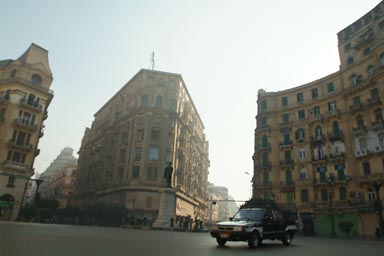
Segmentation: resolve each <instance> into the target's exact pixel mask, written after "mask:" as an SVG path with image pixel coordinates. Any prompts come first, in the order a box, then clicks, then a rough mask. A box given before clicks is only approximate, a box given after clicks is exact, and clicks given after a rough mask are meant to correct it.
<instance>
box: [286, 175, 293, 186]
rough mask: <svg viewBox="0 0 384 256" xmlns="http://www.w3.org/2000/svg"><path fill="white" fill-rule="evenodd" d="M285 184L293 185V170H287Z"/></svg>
mask: <svg viewBox="0 0 384 256" xmlns="http://www.w3.org/2000/svg"><path fill="white" fill-rule="evenodd" d="M285 185H288V186H290V185H293V181H292V171H286V172H285Z"/></svg>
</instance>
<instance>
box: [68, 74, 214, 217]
mask: <svg viewBox="0 0 384 256" xmlns="http://www.w3.org/2000/svg"><path fill="white" fill-rule="evenodd" d="M168 162H172V166H173V169H174V170H173V176H172V186H173V187H174V188H175V190H176V195H177V198H176V213H175V215H177V216H188V215H190V216H191V217H192V218H195V217H196V218H199V219H206V218H207V202H206V199H207V187H208V167H209V159H208V141H207V140H206V137H205V134H204V125H203V122H202V120H201V119H200V116H199V113H198V112H197V109H196V107H195V105H194V103H193V101H192V98H191V96H190V94H189V92H188V90H187V87H186V85H185V83H184V81H183V79H182V77H181V75H179V74H173V73H167V72H160V71H153V70H144V69H143V70H140V71H139V72H138V73H137V74H136V75H135V76H134V77H133V78H132V79H131V80H130V81H128V83H127V84H125V85H124V86H123V87H122V88H121V89H120V90H119V91H118V92H117V93H116V94H115V95H114V96H113V97H112V98H111V99H110V100H109V101H108V102H107V103H105V104H104V106H103V107H102V108H101V109H100V110H99V111H98V112H97V113H96V114H95V115H94V121H93V123H92V127H91V128H87V129H86V131H85V134H84V137H83V140H82V144H81V148H80V150H79V161H78V171H77V179H76V181H77V182H76V183H75V193H76V196H77V204H79V205H90V204H96V203H106V204H119V205H122V206H125V207H126V208H127V209H128V210H129V211H130V214H131V215H135V216H138V217H146V218H147V219H148V220H154V219H155V218H156V216H157V213H158V206H159V189H161V188H162V187H163V186H164V169H165V167H166V166H167V163H168Z"/></svg>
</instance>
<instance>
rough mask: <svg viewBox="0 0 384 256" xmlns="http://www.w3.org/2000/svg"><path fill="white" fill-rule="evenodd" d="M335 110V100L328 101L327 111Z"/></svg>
mask: <svg viewBox="0 0 384 256" xmlns="http://www.w3.org/2000/svg"><path fill="white" fill-rule="evenodd" d="M335 110H336V101H331V102H328V111H329V112H333V111H335Z"/></svg>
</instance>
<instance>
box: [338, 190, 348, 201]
mask: <svg viewBox="0 0 384 256" xmlns="http://www.w3.org/2000/svg"><path fill="white" fill-rule="evenodd" d="M339 198H340V200H342V201H345V200H347V189H346V188H345V187H340V188H339Z"/></svg>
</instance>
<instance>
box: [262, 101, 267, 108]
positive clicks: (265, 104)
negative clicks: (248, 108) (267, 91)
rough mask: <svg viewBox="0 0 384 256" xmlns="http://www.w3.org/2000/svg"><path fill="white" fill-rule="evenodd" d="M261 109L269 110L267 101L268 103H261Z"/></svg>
mask: <svg viewBox="0 0 384 256" xmlns="http://www.w3.org/2000/svg"><path fill="white" fill-rule="evenodd" d="M261 109H262V110H265V109H267V101H266V100H262V101H261Z"/></svg>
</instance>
